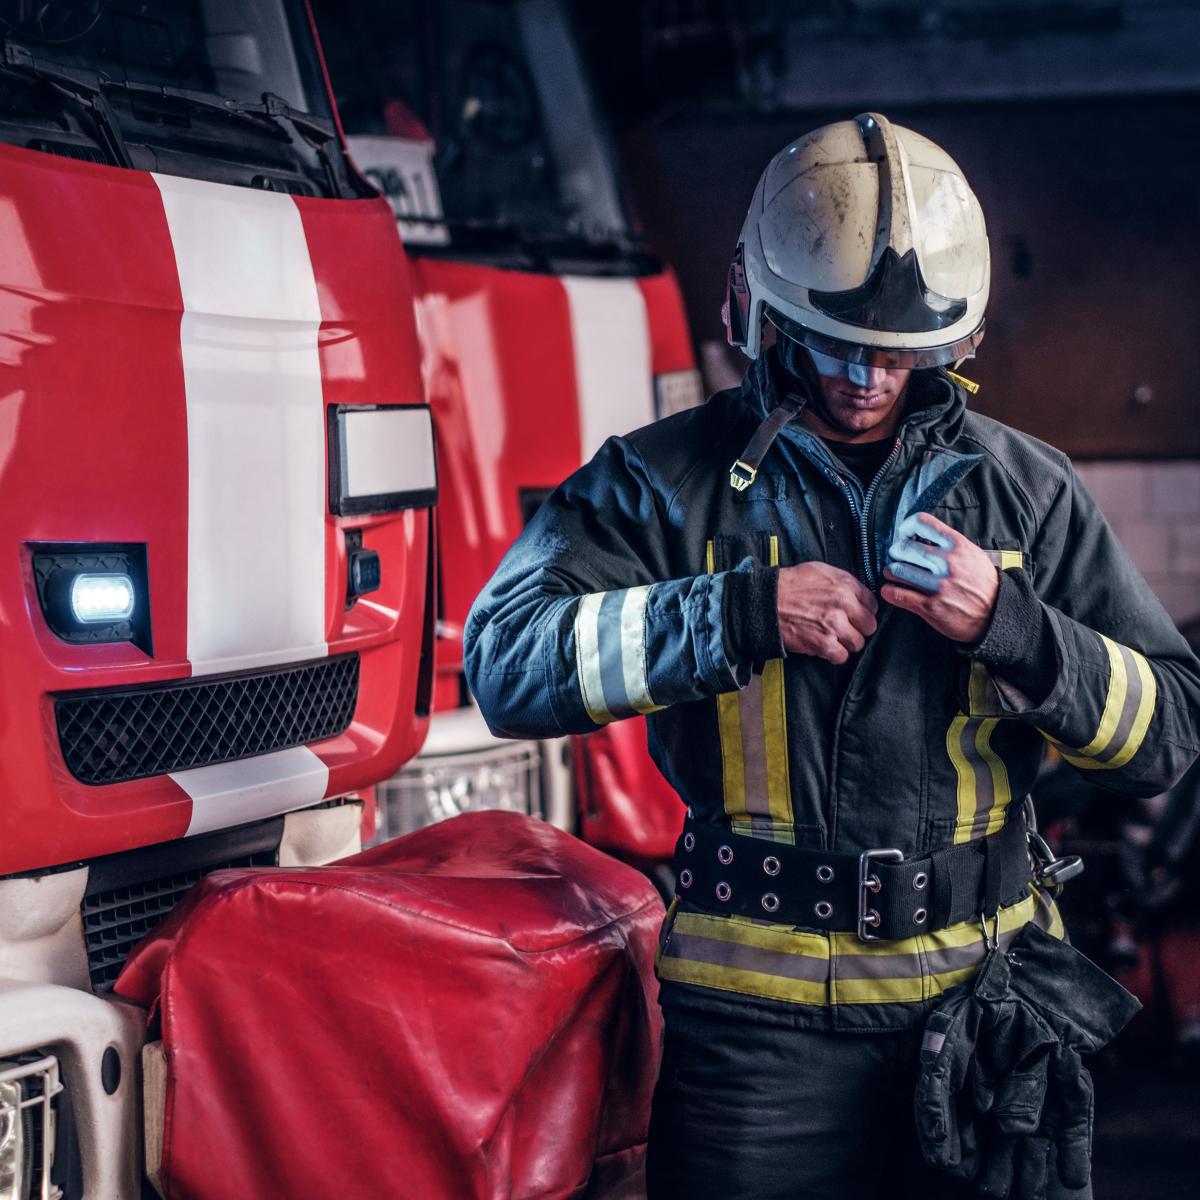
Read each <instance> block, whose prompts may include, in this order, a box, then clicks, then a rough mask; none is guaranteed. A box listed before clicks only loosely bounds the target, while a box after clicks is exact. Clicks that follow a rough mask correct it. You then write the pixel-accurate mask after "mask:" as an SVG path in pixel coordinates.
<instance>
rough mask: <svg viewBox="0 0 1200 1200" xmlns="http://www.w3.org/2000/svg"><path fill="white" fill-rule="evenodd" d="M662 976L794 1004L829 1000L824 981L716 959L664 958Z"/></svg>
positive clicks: (820, 1003)
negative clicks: (721, 963)
mask: <svg viewBox="0 0 1200 1200" xmlns="http://www.w3.org/2000/svg"><path fill="white" fill-rule="evenodd" d="M659 978H660V979H665V980H668V981H669V982H672V983H693V984H698V985H699V986H700V987H708V988H715V989H717V990H718V991H722V992H738V993H740V994H741V995H744V996H762V997H763V998H764V999H767V1000H790V1001H791V1002H792V1003H793V1004H819V1005H824V1004H825V1003H826V1002H827V992H828V989H827V988H826V986H825V984H823V983H811V982H810V981H809V980H807V979H786V978H784V977H783V976H782V975H765V974H761V973H760V972H758V971H746V970H743V969H741V968H739V967H722V966H717V965H716V964H715V963H704V962H695V961H694V960H690V959H686V958H664V959H663V960H662V967H661V969H660V970H659Z"/></svg>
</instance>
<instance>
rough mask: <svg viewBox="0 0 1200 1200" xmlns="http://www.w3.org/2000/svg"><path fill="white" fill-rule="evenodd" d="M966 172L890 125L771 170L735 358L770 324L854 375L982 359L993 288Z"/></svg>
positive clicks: (852, 130)
mask: <svg viewBox="0 0 1200 1200" xmlns="http://www.w3.org/2000/svg"><path fill="white" fill-rule="evenodd" d="M990 275H991V272H990V263H989V257H988V241H987V231H986V229H985V227H984V222H983V211H982V209H981V208H980V207H979V201H978V200H977V199H976V198H975V194H974V193H973V192H972V191H971V189H970V187H969V186H968V185H967V181H966V179H965V178H964V177H963V173H962V171H961V170H960V169H959V167H958V164H957V163H956V162H955V161H954V160H953V159H952V158H951V157H950V156H949V155H948V154H947V153H946V152H945V151H944V150H942V149H941V148H940V147H939V146H936V145H935V144H934V143H933V142H931V141H930V140H929V139H928V138H924V137H922V136H921V135H920V134H919V133H914V132H913V131H912V130H911V129H904V128H902V127H900V126H898V125H893V124H892V123H891V122H890V121H889V120H888V119H887V118H886V117H883V116H880V114H879V113H864V114H863V115H861V116H859V117H856V118H855V119H854V120H853V121H838V122H837V123H835V124H833V125H825V126H823V127H822V128H821V129H817V130H814V131H813V132H812V133H809V134H806V135H805V136H804V137H802V138H799V139H797V140H796V141H794V142H793V143H792V144H791V145H790V146H785V147H784V148H783V149H782V150H781V151H780V152H779V153H778V154H776V155H775V157H774V158H773V159H771V161H770V162H769V163H768V164H767V169H766V170H765V171H764V172H763V173H762V178H760V179H759V181H758V187H757V188H756V189H755V192H754V199H753V200H752V201H751V203H750V211H749V212H748V213H747V214H746V222H745V224H744V225H743V226H742V234H741V237H740V238H739V240H738V246H737V249H736V251H735V252H734V256H733V262H732V264H731V265H730V268H729V292H728V297H727V303H726V307H725V309H724V316H725V324H726V329H727V331H728V335H729V341H730V344H731V345H734V346H738V347H740V348H741V349H742V350H744V351H745V352H746V354H747V355H749V357H750V358H757V357H758V354H759V350H760V347H761V344H762V331H763V321H764V319H765V320H767V321H770V322H771V324H772V325H774V326H775V327H776V328H777V329H778V330H779V331H780V332H781V333H783V334H785V335H787V336H788V337H790V338H792V339H794V340H795V341H797V342H800V343H801V344H802V345H804V346H806V347H808V349H809V350H811V351H816V352H817V353H818V354H824V355H827V356H829V357H832V358H836V359H840V360H842V361H843V362H850V363H862V364H867V365H871V366H883V367H934V366H940V365H942V364H943V363H951V362H957V361H958V360H959V359H962V358H968V357H970V356H971V354H973V353H974V350H975V347H976V346H977V345H978V344H979V341H980V340H981V339H982V337H983V310H984V307H985V305H986V304H987V298H988V285H989V282H990Z"/></svg>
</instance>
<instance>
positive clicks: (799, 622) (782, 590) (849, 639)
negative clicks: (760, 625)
mask: <svg viewBox="0 0 1200 1200" xmlns="http://www.w3.org/2000/svg"><path fill="white" fill-rule="evenodd" d="M777 606H778V611H779V632H780V634H781V635H782V637H783V648H784V649H785V650H786V651H787V652H788V653H789V654H812V655H814V656H815V657H817V658H823V659H825V660H826V661H827V662H831V663H844V662H846V661H847V660H848V659H849V657H850V655H851V654H855V653H857V652H858V651H859V650H861V649H862V648H863V646H865V645H866V641H867V638H869V637H870V636H871V634H873V633H874V632H875V629H876V624H875V612H876V610H877V608H878V605H877V604H876V602H875V597H874V596H873V595H872V594H871V593H870V592H869V591H868V590H867V589H866V588H865V587H863V585H862V584H861V583H859V582H858V580H857V579H855V578H854V576H853V575H851V574H850V573H849V572H848V571H843V570H842V569H841V568H840V567H831V566H830V565H829V564H828V563H823V562H807V563H800V564H799V565H798V566H794V567H780V568H779V596H778V601H777Z"/></svg>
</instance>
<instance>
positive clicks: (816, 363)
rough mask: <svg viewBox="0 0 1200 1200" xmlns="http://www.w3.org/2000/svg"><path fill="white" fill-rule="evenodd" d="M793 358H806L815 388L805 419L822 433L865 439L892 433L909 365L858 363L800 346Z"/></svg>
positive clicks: (900, 409) (897, 421) (849, 439)
mask: <svg viewBox="0 0 1200 1200" xmlns="http://www.w3.org/2000/svg"><path fill="white" fill-rule="evenodd" d="M796 357H797V358H798V359H800V360H801V361H802V362H806V365H807V367H808V368H809V369H808V370H807V371H806V374H807V375H808V378H809V382H810V383H811V384H813V385H814V387H815V390H816V392H817V396H816V398H815V399H814V402H813V404H811V405H810V406H809V407H808V408H807V409H805V419H806V421H807V423H808V424H809V425H811V426H812V427H813V428H814V429H815V431H816V432H817V433H819V434H820V435H821V436H822V437H828V438H833V439H835V440H837V441H843V442H870V441H875V440H876V439H879V438H885V437H889V436H891V435H892V434H893V433H895V431H896V427H897V426H898V425H899V424H900V417H901V415H902V413H903V411H904V405H903V397H904V389H905V387H907V385H908V377H909V375H911V374H912V371H911V369H910V368H908V367H862V366H857V365H851V364H850V363H846V362H842V361H841V360H840V359H836V358H829V357H827V356H826V355H823V354H816V353H814V352H813V351H811V350H801V351H800V353H799V354H797V355H796Z"/></svg>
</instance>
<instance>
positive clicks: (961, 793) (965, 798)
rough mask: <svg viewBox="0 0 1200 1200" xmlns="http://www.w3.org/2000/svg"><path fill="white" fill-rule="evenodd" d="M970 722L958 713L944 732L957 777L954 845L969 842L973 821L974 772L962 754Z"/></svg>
mask: <svg viewBox="0 0 1200 1200" xmlns="http://www.w3.org/2000/svg"><path fill="white" fill-rule="evenodd" d="M970 720H971V718H970V717H968V716H967V715H966V713H959V714H958V716H957V717H955V718H954V720H953V721H951V722H950V728H949V729H948V730H947V731H946V753H947V754H949V755H950V761H951V762H952V763H953V764H954V773H955V775H957V776H958V810H957V820H956V821H955V824H954V841H955V842H956V843H958V842H968V841H970V840H971V826H972V824H973V823H974V821H975V772H974V770H973V769H972V767H971V764H970V763H969V762H967V759H966V755H964V754H963V752H962V735H963V730H964V729H966V727H967V724H968V722H969V721H970Z"/></svg>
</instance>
